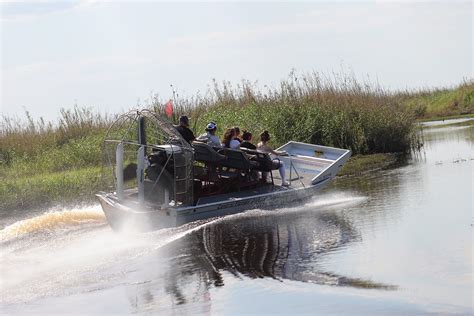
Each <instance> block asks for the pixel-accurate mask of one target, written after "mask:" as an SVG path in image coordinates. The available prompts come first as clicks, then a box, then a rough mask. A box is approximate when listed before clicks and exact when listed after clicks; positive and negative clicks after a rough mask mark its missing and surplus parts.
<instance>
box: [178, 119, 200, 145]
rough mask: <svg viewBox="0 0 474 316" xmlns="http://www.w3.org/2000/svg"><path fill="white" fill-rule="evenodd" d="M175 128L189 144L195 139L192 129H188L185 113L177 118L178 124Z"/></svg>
mask: <svg viewBox="0 0 474 316" xmlns="http://www.w3.org/2000/svg"><path fill="white" fill-rule="evenodd" d="M176 129H177V130H178V132H179V133H180V134H181V136H183V138H184V139H185V140H186V141H187V142H188V143H190V144H191V142H192V141H193V140H195V139H196V137H194V133H193V131H192V130H190V129H189V119H188V117H187V116H186V115H183V116H181V117H180V118H179V125H178V126H176Z"/></svg>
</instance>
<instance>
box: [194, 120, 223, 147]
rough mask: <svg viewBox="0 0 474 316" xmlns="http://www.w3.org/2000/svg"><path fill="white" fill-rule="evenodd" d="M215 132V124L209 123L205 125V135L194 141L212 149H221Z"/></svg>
mask: <svg viewBox="0 0 474 316" xmlns="http://www.w3.org/2000/svg"><path fill="white" fill-rule="evenodd" d="M216 131H217V124H216V123H214V122H209V124H207V126H206V133H204V134H202V135H200V136H199V137H198V138H196V140H197V141H200V142H203V143H206V144H208V145H209V146H212V147H218V148H221V147H222V145H221V141H220V140H219V137H218V136H217V135H216Z"/></svg>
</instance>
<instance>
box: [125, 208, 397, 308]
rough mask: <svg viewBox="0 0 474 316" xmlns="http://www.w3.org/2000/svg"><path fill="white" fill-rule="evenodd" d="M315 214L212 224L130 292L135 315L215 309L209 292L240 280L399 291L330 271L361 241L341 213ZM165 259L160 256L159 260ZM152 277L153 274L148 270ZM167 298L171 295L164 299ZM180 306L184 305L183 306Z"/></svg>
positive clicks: (190, 237)
mask: <svg viewBox="0 0 474 316" xmlns="http://www.w3.org/2000/svg"><path fill="white" fill-rule="evenodd" d="M313 211H314V210H312V209H310V208H309V209H308V208H307V209H300V210H295V209H293V210H289V211H288V212H287V213H285V212H283V213H284V214H280V212H279V213H276V214H271V215H268V214H259V215H256V216H248V215H244V216H241V217H237V218H233V219H232V220H223V221H221V222H218V223H215V224H210V225H208V226H205V227H204V228H203V229H201V230H199V231H196V232H194V233H192V234H190V235H188V236H186V237H185V238H183V239H181V240H179V241H177V242H176V243H175V244H174V245H172V246H170V247H169V249H168V250H167V254H166V256H167V257H168V258H169V259H168V260H169V261H168V262H167V264H166V269H165V272H163V271H162V272H161V273H162V274H161V275H159V276H158V275H153V273H152V274H149V275H148V276H146V277H145V276H144V277H145V279H147V280H144V281H141V282H140V283H137V284H134V285H133V286H130V287H129V298H130V302H131V303H132V306H133V307H134V309H135V310H136V311H141V312H142V311H147V310H150V309H153V310H156V309H160V308H163V307H164V305H165V306H166V305H168V306H169V308H171V309H180V310H181V309H183V308H184V309H190V310H194V309H195V308H199V309H200V311H201V312H202V311H203V310H204V311H205V310H208V309H209V308H210V301H211V295H210V289H211V288H213V287H216V288H219V287H224V286H225V284H226V281H229V277H230V276H233V277H234V279H237V280H239V279H240V280H245V279H247V280H249V279H259V278H269V279H273V280H275V282H285V281H287V280H291V281H298V282H306V283H314V284H320V285H330V286H343V287H353V288H364V289H379V290H395V289H396V288H397V287H396V286H394V285H390V284H382V283H378V282H374V281H371V280H368V279H361V278H354V277H349V276H344V275H339V274H336V273H332V272H331V271H327V270H325V269H324V268H322V266H321V265H320V264H319V262H320V260H321V259H322V258H323V257H324V256H326V255H328V254H330V253H333V252H337V251H341V250H343V249H344V248H345V247H347V246H348V245H349V244H351V243H353V242H359V241H360V236H359V234H358V232H357V231H356V229H355V228H354V227H353V225H352V224H351V223H350V222H349V221H348V220H347V219H346V218H345V217H344V216H343V215H342V214H338V213H335V212H334V211H332V212H329V211H327V212H325V211H324V210H318V212H317V213H315V212H313ZM156 255H159V256H163V251H161V252H160V253H159V254H156ZM148 270H149V271H150V269H148ZM165 297H168V298H167V299H166V298H165ZM180 305H181V306H180Z"/></svg>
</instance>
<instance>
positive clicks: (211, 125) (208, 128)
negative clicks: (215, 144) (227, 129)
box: [206, 122, 217, 131]
mask: <svg viewBox="0 0 474 316" xmlns="http://www.w3.org/2000/svg"><path fill="white" fill-rule="evenodd" d="M216 128H217V124H216V123H214V122H209V124H207V126H206V131H212V130H215V129H216Z"/></svg>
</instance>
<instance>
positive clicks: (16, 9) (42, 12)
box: [0, 0, 98, 21]
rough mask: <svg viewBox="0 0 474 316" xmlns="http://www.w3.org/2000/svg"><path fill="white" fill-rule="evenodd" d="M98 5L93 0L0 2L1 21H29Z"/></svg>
mask: <svg viewBox="0 0 474 316" xmlns="http://www.w3.org/2000/svg"><path fill="white" fill-rule="evenodd" d="M96 4H98V2H97V1H95V0H76V1H36V2H28V1H11V2H0V11H1V19H2V20H5V21H18V20H29V19H34V18H38V17H42V16H46V15H51V14H58V13H64V12H70V11H73V10H77V9H80V8H86V7H90V6H94V5H96Z"/></svg>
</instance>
